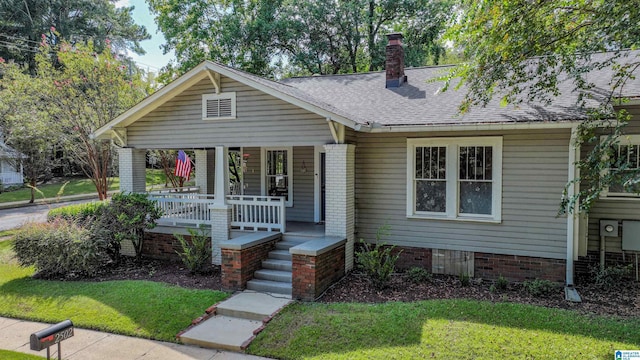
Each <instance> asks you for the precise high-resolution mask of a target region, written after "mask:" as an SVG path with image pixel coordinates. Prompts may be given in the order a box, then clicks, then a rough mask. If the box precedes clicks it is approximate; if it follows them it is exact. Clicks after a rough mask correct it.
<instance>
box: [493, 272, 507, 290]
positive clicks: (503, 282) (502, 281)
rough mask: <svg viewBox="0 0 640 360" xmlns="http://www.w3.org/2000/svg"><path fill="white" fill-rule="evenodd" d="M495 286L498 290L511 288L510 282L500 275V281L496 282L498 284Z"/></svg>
mask: <svg viewBox="0 0 640 360" xmlns="http://www.w3.org/2000/svg"><path fill="white" fill-rule="evenodd" d="M493 285H495V287H496V289H497V290H501V291H504V290H507V287H508V286H509V280H507V279H506V278H505V277H504V276H502V275H500V276H499V277H498V280H496V282H495V283H494V284H493Z"/></svg>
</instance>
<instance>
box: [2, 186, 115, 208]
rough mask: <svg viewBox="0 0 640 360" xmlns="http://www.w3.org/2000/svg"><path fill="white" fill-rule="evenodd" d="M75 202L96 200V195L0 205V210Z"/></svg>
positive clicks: (110, 193) (79, 195) (111, 192)
mask: <svg viewBox="0 0 640 360" xmlns="http://www.w3.org/2000/svg"><path fill="white" fill-rule="evenodd" d="M116 192H117V191H109V192H108V194H109V195H112V194H114V193H116ZM76 200H98V193H91V194H78V195H67V196H60V197H57V198H47V199H36V200H35V202H34V203H29V200H23V201H14V202H6V203H0V210H4V209H15V208H20V207H25V206H36V205H44V204H58V203H64V202H69V201H76Z"/></svg>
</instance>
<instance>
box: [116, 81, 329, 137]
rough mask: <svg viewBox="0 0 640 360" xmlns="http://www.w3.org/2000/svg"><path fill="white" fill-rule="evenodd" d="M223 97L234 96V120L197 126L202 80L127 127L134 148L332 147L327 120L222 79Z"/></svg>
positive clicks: (206, 85) (205, 87)
mask: <svg viewBox="0 0 640 360" xmlns="http://www.w3.org/2000/svg"><path fill="white" fill-rule="evenodd" d="M221 82H222V92H236V114H237V117H236V119H232V120H202V94H207V93H214V92H215V90H214V88H213V86H212V84H211V82H210V81H209V80H208V79H204V80H202V81H200V82H198V83H197V84H196V85H194V86H192V87H191V88H189V89H188V90H186V91H184V92H182V93H181V94H179V95H177V96H176V97H174V98H173V99H171V100H170V101H168V102H166V103H165V104H163V105H162V106H160V107H158V108H157V109H155V110H153V111H151V112H150V113H149V114H147V115H145V116H144V117H142V118H141V119H139V120H138V121H136V122H135V123H133V124H131V125H130V126H128V127H127V138H128V145H129V146H131V147H136V148H148V149H152V148H165V149H166V148H174V149H177V148H211V147H213V146H216V145H219V146H229V147H239V146H246V145H251V146H296V145H322V144H326V143H330V142H332V141H333V140H332V137H331V132H330V130H329V126H328V124H327V121H326V119H324V118H323V117H321V116H318V115H316V114H313V113H311V112H309V111H306V110H304V109H301V108H299V107H297V106H295V105H291V104H289V103H287V102H285V101H282V100H279V99H277V98H275V97H273V96H271V95H268V94H266V93H263V92H261V91H259V90H256V89H253V88H251V87H249V86H246V85H244V84H242V83H240V82H237V81H235V80H232V79H230V78H227V77H222V78H221Z"/></svg>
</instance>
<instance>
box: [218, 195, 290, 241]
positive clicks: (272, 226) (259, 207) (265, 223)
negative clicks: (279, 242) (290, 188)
mask: <svg viewBox="0 0 640 360" xmlns="http://www.w3.org/2000/svg"><path fill="white" fill-rule="evenodd" d="M227 204H229V205H231V207H232V213H231V226H232V227H235V228H239V229H240V230H254V231H256V230H261V229H264V230H267V231H273V230H279V231H281V232H285V224H286V222H287V221H286V216H285V213H286V207H285V200H284V197H282V196H249V195H228V196H227Z"/></svg>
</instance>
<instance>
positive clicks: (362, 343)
mask: <svg viewBox="0 0 640 360" xmlns="http://www.w3.org/2000/svg"><path fill="white" fill-rule="evenodd" d="M639 334H640V320H637V319H636V320H621V319H614V318H604V317H598V316H586V315H582V314H579V313H577V312H574V311H569V310H558V309H548V308H544V307H537V306H530V305H521V304H514V303H490V302H481V301H472V300H429V301H420V302H408V303H400V302H390V303H384V304H375V305H371V304H360V303H342V304H320V303H314V304H294V305H292V306H289V307H288V308H286V309H285V310H284V311H283V312H282V313H280V314H279V315H278V316H276V318H275V319H274V320H272V321H271V322H270V323H269V325H268V326H267V328H266V329H265V330H264V331H263V332H261V333H260V334H259V335H258V337H257V339H256V340H255V341H254V342H253V343H252V344H251V345H250V347H249V349H248V352H249V353H251V354H254V355H261V356H268V357H275V358H282V359H425V358H429V359H431V358H435V359H612V358H613V356H614V350H632V349H638V348H640V335H639Z"/></svg>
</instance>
